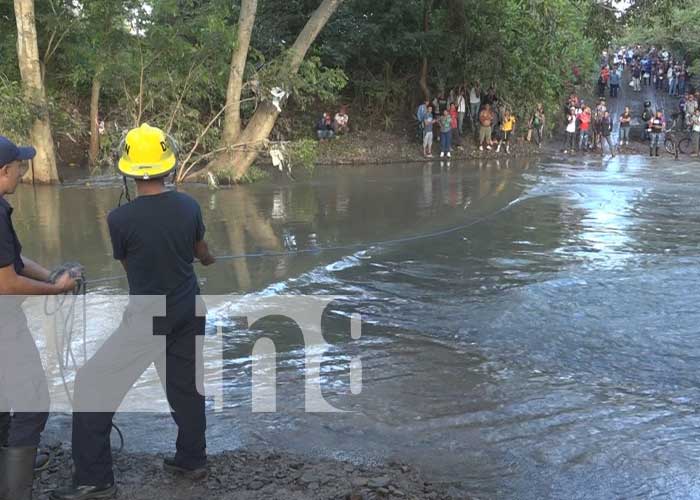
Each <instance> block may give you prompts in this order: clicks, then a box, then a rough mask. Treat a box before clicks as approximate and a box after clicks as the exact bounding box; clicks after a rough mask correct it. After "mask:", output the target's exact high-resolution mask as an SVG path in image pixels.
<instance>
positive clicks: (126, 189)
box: [117, 175, 131, 207]
mask: <svg viewBox="0 0 700 500" xmlns="http://www.w3.org/2000/svg"><path fill="white" fill-rule="evenodd" d="M122 180H123V181H124V187H122V192H121V194H120V195H119V203H118V205H117V207H121V206H122V199H124V198H126V202H127V203H131V194H130V193H129V184H128V183H127V180H126V175H123V176H122Z"/></svg>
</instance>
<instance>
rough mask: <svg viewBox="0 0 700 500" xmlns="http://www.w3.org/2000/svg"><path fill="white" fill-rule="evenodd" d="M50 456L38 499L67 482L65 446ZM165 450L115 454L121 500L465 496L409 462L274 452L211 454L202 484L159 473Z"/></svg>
mask: <svg viewBox="0 0 700 500" xmlns="http://www.w3.org/2000/svg"><path fill="white" fill-rule="evenodd" d="M52 457H53V458H52V461H51V463H50V466H49V468H48V469H47V470H45V471H43V472H42V473H41V474H40V475H38V476H37V479H36V481H35V485H34V491H35V498H36V499H38V500H48V499H49V495H50V492H51V490H53V489H55V488H56V487H58V486H60V485H64V484H66V483H68V482H69V481H70V477H71V465H72V462H71V460H70V449H66V448H64V447H63V446H62V445H61V444H54V445H53V446H52ZM162 459H163V457H162V456H159V455H146V454H132V453H118V454H115V462H114V469H115V474H116V476H117V483H118V486H119V495H118V498H119V499H120V500H153V499H154V498H161V499H168V500H180V499H182V500H184V499H187V500H205V499H206V500H231V499H235V500H258V499H265V500H275V499H279V500H297V499H298V500H315V499H318V500H322V499H323V500H328V499H339V500H371V499H383V498H388V499H415V500H438V499H439V500H443V499H444V500H448V499H450V500H452V499H454V500H456V499H467V498H470V497H469V496H468V495H467V494H466V493H465V492H463V491H461V490H459V489H458V488H457V487H456V486H455V485H448V484H432V483H430V482H427V481H426V480H425V479H424V478H423V477H422V476H421V474H420V473H419V472H418V471H416V470H415V469H413V468H412V467H410V466H408V465H404V464H398V463H391V464H384V465H372V466H363V465H355V464H352V463H350V462H343V461H337V460H313V459H308V458H302V457H299V456H295V455H291V454H283V453H276V452H274V451H252V450H244V451H241V450H238V451H234V452H226V453H222V454H217V455H213V456H211V457H210V462H209V476H208V478H207V479H205V480H202V481H199V482H191V481H189V480H186V479H183V478H179V477H177V476H174V475H172V474H170V473H167V472H165V471H163V468H162Z"/></svg>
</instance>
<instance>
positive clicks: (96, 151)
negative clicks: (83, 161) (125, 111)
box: [88, 74, 102, 167]
mask: <svg viewBox="0 0 700 500" xmlns="http://www.w3.org/2000/svg"><path fill="white" fill-rule="evenodd" d="M101 87H102V82H101V81H100V77H99V75H97V74H96V75H95V76H94V77H93V78H92V95H91V97H90V149H89V150H88V160H89V161H90V166H91V167H94V166H95V165H97V161H98V160H99V159H100V158H99V157H100V130H99V119H100V89H101Z"/></svg>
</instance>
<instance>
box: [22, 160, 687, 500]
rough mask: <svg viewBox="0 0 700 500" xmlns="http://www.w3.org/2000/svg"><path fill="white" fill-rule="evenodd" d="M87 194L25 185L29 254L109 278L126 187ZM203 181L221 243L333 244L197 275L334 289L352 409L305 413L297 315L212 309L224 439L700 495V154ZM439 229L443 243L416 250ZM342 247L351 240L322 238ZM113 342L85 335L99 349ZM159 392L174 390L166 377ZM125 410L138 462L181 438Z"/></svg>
mask: <svg viewBox="0 0 700 500" xmlns="http://www.w3.org/2000/svg"><path fill="white" fill-rule="evenodd" d="M91 183H92V185H91V186H90V187H85V186H84V185H82V184H81V183H76V184H74V185H68V186H64V187H62V188H31V187H28V186H22V187H21V188H20V190H19V192H18V193H17V194H16V195H15V196H13V197H11V198H10V201H11V203H12V204H13V205H14V206H15V207H16V209H17V211H16V217H15V220H16V226H17V231H18V233H19V235H20V238H21V240H22V242H23V244H24V250H25V253H26V254H27V255H28V256H31V257H32V258H35V259H36V260H38V261H40V262H43V263H46V264H47V265H55V264H58V263H60V262H62V261H66V260H77V261H80V262H82V263H83V264H84V265H85V267H86V269H87V274H88V277H89V278H93V279H95V278H102V277H105V276H115V275H119V274H121V272H122V271H121V269H120V266H119V265H118V263H116V262H114V261H113V260H112V259H111V250H110V243H109V233H108V231H107V228H106V223H105V218H106V214H107V213H108V212H109V210H111V209H112V208H113V207H114V206H115V205H116V203H117V200H118V198H119V184H118V182H115V181H114V180H112V179H97V180H92V181H91ZM185 190H186V191H187V192H188V193H189V194H191V195H192V196H194V197H195V198H196V199H197V200H198V201H199V202H200V204H201V205H202V208H203V212H204V219H205V222H206V225H207V239H208V240H209V242H210V245H211V247H212V249H213V251H214V253H215V254H218V255H240V254H247V253H259V252H280V251H290V250H294V249H297V250H309V249H317V251H313V252H307V253H303V254H300V255H286V256H278V257H254V258H246V259H236V260H231V261H222V262H220V263H218V264H217V265H215V266H214V267H211V268H207V269H204V268H201V267H198V268H197V271H198V274H199V276H200V278H201V279H202V283H203V293H206V294H229V293H236V294H242V295H244V296H245V297H256V296H257V297H260V296H263V297H266V296H274V295H285V294H291V295H305V294H306V295H333V296H336V297H337V299H336V300H335V301H334V302H333V303H332V304H331V305H330V306H329V307H328V308H327V310H326V313H325V315H324V322H323V327H324V328H323V333H324V337H325V339H326V341H327V342H329V343H330V344H332V348H331V349H329V350H328V352H326V354H325V356H324V363H323V365H322V370H321V379H322V387H323V391H324V395H325V397H326V398H327V400H328V401H329V402H332V403H333V404H334V405H336V406H338V407H340V408H342V409H344V410H347V411H346V412H345V413H333V414H322V413H306V412H304V406H303V405H304V390H303V389H304V376H303V375H304V371H303V368H304V350H303V343H302V338H301V335H300V334H299V332H298V330H297V329H296V328H295V326H294V325H293V324H291V323H290V322H289V321H285V320H283V319H280V318H268V319H264V320H261V321H259V322H257V323H255V324H254V325H252V326H251V327H250V328H244V327H242V326H241V325H239V324H238V323H236V322H235V321H233V320H231V321H227V319H226V318H222V317H218V316H217V317H212V318H210V326H211V325H213V324H214V323H216V324H217V325H218V326H222V327H223V329H224V330H223V331H224V333H225V337H226V356H225V357H226V385H225V409H224V411H222V412H215V411H213V410H211V411H210V417H209V431H208V440H209V448H210V451H211V452H216V451H220V450H224V449H236V448H239V447H244V446H251V447H255V446H261V447H269V448H276V449H283V450H291V451H295V452H302V453H308V454H314V455H322V456H331V457H339V458H347V459H351V460H354V461H358V462H370V463H371V462H374V461H386V460H391V459H399V460H401V461H403V462H410V463H413V464H416V465H418V466H420V467H421V468H422V469H423V470H425V471H426V473H427V474H428V475H430V476H431V477H433V478H434V479H435V480H436V481H449V482H459V483H461V484H462V485H463V486H464V487H466V489H467V490H468V491H470V492H472V493H473V494H475V495H477V496H479V497H480V498H518V499H542V498H557V499H562V498H638V497H639V498H650V497H663V498H698V497H700V482H699V480H698V470H699V467H698V457H699V456H700V430H699V429H700V417H699V416H698V412H697V405H698V402H700V390H699V389H698V387H699V385H700V375H698V373H699V372H698V366H699V364H700V326H699V325H700V312H699V309H698V307H697V306H696V300H695V297H696V296H698V295H699V294H700V256H699V252H698V247H699V246H700V205H699V204H698V201H697V200H698V198H699V197H700V162H683V161H673V160H671V159H660V160H658V159H657V160H654V159H648V158H645V157H634V156H629V157H618V158H615V159H612V160H609V159H606V160H601V159H600V158H599V157H590V158H585V157H573V158H570V157H567V158H561V157H552V158H548V159H542V160H535V159H529V160H524V159H521V160H516V159H512V160H500V161H496V160H490V161H475V162H469V163H455V162H453V163H452V164H451V165H449V164H441V163H440V162H438V161H435V162H434V163H432V164H425V165H393V166H383V167H367V168H364V167H353V168H347V169H342V168H338V169H319V170H317V171H316V173H315V174H314V175H313V176H312V177H309V178H305V179H301V180H298V181H297V182H291V181H289V180H286V179H277V180H273V181H270V182H265V183H261V184H258V185H253V186H246V187H237V188H233V189H226V190H219V191H209V190H208V189H207V188H206V187H199V186H188V187H186V188H185ZM450 228H458V229H456V230H454V231H446V232H442V231H443V230H446V229H450ZM441 232H442V233H441ZM431 233H441V234H433V235H432V237H426V238H422V237H421V238H417V239H411V238H412V237H413V236H421V235H426V234H431ZM395 239H401V240H402V241H401V242H400V243H395V244H376V242H378V241H386V240H395ZM352 245H356V246H352ZM332 246H347V248H345V249H338V250H321V249H323V248H326V247H332ZM125 286H126V285H125V282H124V281H119V280H116V281H112V282H104V283H100V284H97V285H95V286H93V287H91V289H90V290H89V292H90V293H89V294H88V298H87V300H88V302H90V301H92V300H100V301H102V302H101V303H92V304H91V306H92V307H94V308H96V310H98V311H103V313H104V317H105V318H106V317H108V316H109V309H110V303H109V300H105V299H104V297H103V296H104V295H105V294H106V295H116V294H123V293H124V292H125V289H124V287H125ZM91 296H94V297H95V298H94V299H93V298H91ZM97 297H102V298H97ZM355 313H359V314H360V315H361V316H362V320H363V329H362V337H361V338H360V339H357V340H353V339H352V338H351V336H350V319H349V318H350V315H351V314H355ZM101 321H102V315H100V314H98V315H95V316H91V317H90V318H89V319H88V322H89V323H91V322H95V323H100V322H101ZM104 321H106V320H104ZM78 323H80V321H78ZM97 331H100V332H102V330H100V329H99V328H93V327H92V326H90V327H89V328H88V350H89V351H90V352H91V351H92V350H94V348H95V347H96V346H97V345H99V343H100V342H101V341H102V340H103V338H102V339H101V338H96V335H97V334H96V333H95V332H97ZM99 335H103V333H100V334H99ZM261 336H267V337H270V338H271V339H272V340H274V342H275V344H276V347H277V351H278V385H277V395H278V404H277V406H278V409H277V412H275V413H262V414H261V413H253V412H252V411H251V362H252V359H251V349H252V346H253V343H254V342H255V340H257V339H258V338H260V337H261ZM81 341H82V339H81V338H79V336H77V337H75V338H74V343H75V344H76V346H75V351H76V352H81V349H82V347H80V342H81ZM354 357H361V359H362V366H363V390H362V393H361V394H359V395H354V394H352V393H351V391H350V376H349V371H350V360H351V359H352V358H354ZM50 377H51V384H52V386H53V390H54V391H60V390H62V382H61V379H60V377H58V376H57V375H56V374H55V373H54V374H50ZM143 383H144V384H148V383H153V384H154V385H157V384H156V383H155V372H152V373H151V372H149V373H147V374H146V376H145V377H144V382H143ZM155 397H157V396H155ZM68 422H69V421H68V418H67V417H66V416H60V415H58V416H56V417H54V418H52V421H51V424H50V427H51V428H50V432H49V435H51V436H55V437H58V438H59V439H67V438H68V435H69V423H68ZM117 422H118V423H119V425H120V426H121V427H122V428H123V430H124V432H125V436H126V448H127V449H128V450H130V451H138V452H149V451H158V452H162V451H168V450H170V449H171V447H172V442H173V436H174V426H173V425H172V424H171V423H170V417H169V415H167V414H166V415H124V414H122V415H118V417H117Z"/></svg>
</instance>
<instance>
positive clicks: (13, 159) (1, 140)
mask: <svg viewBox="0 0 700 500" xmlns="http://www.w3.org/2000/svg"><path fill="white" fill-rule="evenodd" d="M35 155H36V150H35V149H34V148H32V147H17V146H16V145H15V144H14V143H12V141H10V140H9V139H7V138H6V137H3V136H0V317H1V318H2V328H0V499H2V500H30V499H31V498H32V482H33V480H34V468H35V460H37V446H39V440H40V437H41V433H42V432H43V430H44V426H45V425H46V420H47V418H48V411H49V389H48V385H47V382H46V375H45V373H44V368H43V366H42V364H41V357H40V356H39V351H38V350H37V348H36V345H35V344H34V339H33V338H32V334H31V332H30V331H29V328H28V326H27V318H26V317H25V315H24V311H23V310H22V299H21V297H20V296H26V295H59V294H62V293H67V292H70V291H71V290H74V289H75V287H76V280H75V279H73V278H72V277H71V275H70V273H67V272H66V273H63V274H62V275H61V276H60V277H59V278H58V279H57V280H56V282H55V283H48V281H49V275H50V272H49V271H48V270H47V269H45V268H44V267H43V266H41V265H39V264H37V263H36V262H33V261H32V260H30V259H28V258H27V257H25V256H24V255H22V245H21V244H20V242H19V239H18V238H17V233H16V232H15V229H14V227H13V225H12V212H13V209H12V207H11V206H10V204H9V203H8V202H7V200H5V196H6V195H8V194H13V193H14V192H15V190H16V189H17V185H18V184H19V181H20V179H21V178H22V176H23V175H24V174H25V173H26V171H27V164H26V162H27V161H28V160H31V159H32V158H34V156H35ZM3 296H5V297H3ZM9 296H14V297H9ZM10 411H13V412H14V413H13V414H12V416H10ZM46 460H48V457H44V461H46Z"/></svg>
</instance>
